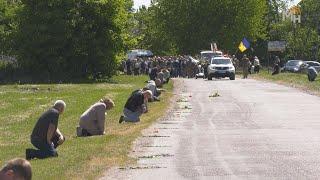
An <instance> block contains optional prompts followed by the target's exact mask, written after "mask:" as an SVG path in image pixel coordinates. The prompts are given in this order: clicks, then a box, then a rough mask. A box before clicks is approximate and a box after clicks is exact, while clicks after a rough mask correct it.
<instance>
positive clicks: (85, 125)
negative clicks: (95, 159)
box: [77, 98, 114, 137]
mask: <svg viewBox="0 0 320 180" xmlns="http://www.w3.org/2000/svg"><path fill="white" fill-rule="evenodd" d="M113 107H114V102H113V101H112V100H111V99H109V98H104V99H101V100H100V101H99V102H97V103H95V104H94V105H92V106H91V107H90V108H89V109H88V110H86V111H85V112H84V113H83V114H82V115H81V117H80V122H79V126H80V127H78V128H77V135H78V136H80V137H81V136H96V135H104V134H105V120H106V118H105V113H106V111H107V110H110V109H112V108H113Z"/></svg>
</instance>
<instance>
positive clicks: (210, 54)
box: [200, 51, 223, 62]
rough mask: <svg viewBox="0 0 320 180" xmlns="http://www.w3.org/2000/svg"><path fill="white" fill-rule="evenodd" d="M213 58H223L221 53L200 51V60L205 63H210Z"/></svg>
mask: <svg viewBox="0 0 320 180" xmlns="http://www.w3.org/2000/svg"><path fill="white" fill-rule="evenodd" d="M214 57H223V53H222V52H221V51H201V52H200V59H201V60H205V61H209V62H210V61H211V59H212V58H214Z"/></svg>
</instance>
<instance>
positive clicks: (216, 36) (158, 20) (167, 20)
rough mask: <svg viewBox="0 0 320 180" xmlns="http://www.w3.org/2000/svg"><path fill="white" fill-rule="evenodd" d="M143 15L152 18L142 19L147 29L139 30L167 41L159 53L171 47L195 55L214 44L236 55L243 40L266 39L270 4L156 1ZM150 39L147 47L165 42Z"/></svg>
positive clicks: (259, 0) (239, 0) (251, 0)
mask: <svg viewBox="0 0 320 180" xmlns="http://www.w3.org/2000/svg"><path fill="white" fill-rule="evenodd" d="M140 13H141V15H142V16H143V13H145V14H148V18H146V17H145V18H141V17H140V19H143V22H146V23H145V24H147V25H145V26H142V28H141V26H140V29H139V30H141V31H143V32H148V33H151V32H154V33H152V37H153V38H154V37H157V35H158V36H159V37H161V39H163V40H166V41H167V43H166V44H167V45H166V46H164V45H162V46H160V47H159V50H158V51H161V49H163V48H166V49H167V47H171V48H174V49H175V51H176V52H177V53H184V54H189V53H191V54H193V53H198V51H199V50H201V49H208V48H209V47H210V43H211V42H213V41H215V42H217V43H218V45H219V47H220V48H221V49H229V50H233V51H235V50H236V49H237V46H238V44H239V43H240V41H241V40H242V38H243V37H247V38H249V39H250V40H252V41H256V40H257V39H259V38H262V39H264V38H265V35H266V29H265V24H264V17H265V15H266V13H267V3H266V1H264V0H248V1H246V2H245V3H244V2H243V1H242V0H222V1H211V0H206V1H199V0H190V1H181V0H155V1H153V4H152V6H151V7H150V8H149V9H148V10H143V9H142V10H140ZM139 22H141V20H140V21H139ZM144 35H146V34H144ZM148 37H150V36H147V37H143V38H142V42H143V43H147V45H146V44H145V46H149V47H157V46H156V44H157V43H159V42H161V41H150V40H149V41H148V40H146V38H148ZM154 39H155V40H159V38H154ZM159 44H161V43H159Z"/></svg>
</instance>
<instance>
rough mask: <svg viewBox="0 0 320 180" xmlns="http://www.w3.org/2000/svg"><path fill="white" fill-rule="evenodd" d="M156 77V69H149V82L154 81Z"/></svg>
mask: <svg viewBox="0 0 320 180" xmlns="http://www.w3.org/2000/svg"><path fill="white" fill-rule="evenodd" d="M157 76H158V68H157V67H154V68H152V69H151V72H150V74H149V77H150V80H153V81H155V80H156V79H157Z"/></svg>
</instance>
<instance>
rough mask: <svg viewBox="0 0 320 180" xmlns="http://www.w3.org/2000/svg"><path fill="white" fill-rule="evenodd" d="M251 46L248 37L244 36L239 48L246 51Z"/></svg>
mask: <svg viewBox="0 0 320 180" xmlns="http://www.w3.org/2000/svg"><path fill="white" fill-rule="evenodd" d="M249 48H250V43H249V41H248V40H247V39H246V38H243V40H242V41H241V43H240V45H239V50H240V51H241V52H244V51H246V50H247V49H249Z"/></svg>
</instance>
